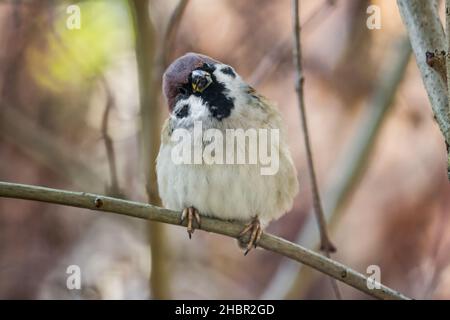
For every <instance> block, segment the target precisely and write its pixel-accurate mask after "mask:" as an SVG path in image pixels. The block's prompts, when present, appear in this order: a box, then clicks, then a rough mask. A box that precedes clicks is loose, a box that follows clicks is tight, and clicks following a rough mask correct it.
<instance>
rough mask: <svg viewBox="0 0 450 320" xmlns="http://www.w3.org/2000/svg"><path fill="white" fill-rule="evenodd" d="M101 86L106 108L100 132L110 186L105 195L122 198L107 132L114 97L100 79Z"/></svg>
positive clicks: (110, 141)
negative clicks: (103, 91) (104, 94)
mask: <svg viewBox="0 0 450 320" xmlns="http://www.w3.org/2000/svg"><path fill="white" fill-rule="evenodd" d="M102 84H103V87H104V89H105V93H106V106H105V111H104V112H103V117H102V127H101V132H102V136H103V140H104V142H105V149H106V156H107V158H108V164H109V175H110V177H111V181H110V185H109V186H108V188H107V194H110V195H112V196H115V197H119V198H123V195H122V192H121V191H120V188H119V182H118V178H117V165H116V154H115V152H114V143H113V141H112V139H111V136H110V135H109V132H108V124H109V114H110V111H111V108H112V107H113V106H114V97H113V95H112V93H111V90H110V88H109V86H108V83H107V81H106V79H104V78H102Z"/></svg>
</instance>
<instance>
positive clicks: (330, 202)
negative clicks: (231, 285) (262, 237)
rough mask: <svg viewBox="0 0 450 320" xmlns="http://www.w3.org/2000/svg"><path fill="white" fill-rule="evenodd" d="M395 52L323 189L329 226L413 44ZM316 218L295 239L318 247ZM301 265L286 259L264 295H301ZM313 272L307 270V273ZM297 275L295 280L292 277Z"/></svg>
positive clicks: (403, 43) (402, 43)
mask: <svg viewBox="0 0 450 320" xmlns="http://www.w3.org/2000/svg"><path fill="white" fill-rule="evenodd" d="M391 51H392V54H395V58H386V64H385V65H384V66H383V69H382V72H381V73H380V76H379V79H378V82H377V83H379V85H378V87H377V90H376V91H375V92H374V94H373V96H372V98H371V100H370V102H369V103H368V104H367V106H366V107H365V111H364V114H363V116H362V119H361V121H360V123H359V124H358V128H357V129H356V132H355V134H354V135H353V137H354V138H352V141H351V142H350V143H349V144H348V147H345V148H344V149H343V150H342V152H340V155H339V156H338V157H337V159H338V160H337V161H336V163H337V164H336V166H335V168H334V169H333V174H332V177H331V179H330V182H328V183H327V187H326V188H325V192H324V212H325V218H326V219H327V222H328V223H330V227H333V226H335V225H336V223H337V221H338V220H339V217H340V215H341V213H343V212H342V209H343V207H344V205H345V203H346V202H348V201H349V199H350V197H351V195H352V190H355V187H356V185H357V184H358V182H359V181H360V180H361V178H362V175H363V174H364V171H365V170H364V168H365V167H366V163H367V161H368V159H369V157H370V154H371V152H372V150H373V148H374V146H375V141H376V138H377V137H378V135H379V133H380V131H381V130H380V129H381V127H382V124H383V123H384V121H385V119H387V116H386V115H387V114H388V112H389V110H390V108H391V107H392V106H393V100H394V98H395V96H396V93H397V90H398V88H399V85H400V83H401V80H402V79H403V77H404V75H405V72H406V69H407V65H408V61H409V60H410V59H409V58H410V56H411V46H410V44H409V41H408V39H407V38H405V37H404V38H403V39H400V40H399V41H398V44H397V43H395V45H394V46H393V49H392V50H391ZM314 224H315V221H314V218H313V217H311V215H308V218H307V220H306V222H305V223H304V224H303V226H302V228H301V230H299V233H298V235H297V237H296V240H295V243H299V244H302V245H304V246H306V247H308V248H317V247H318V246H319V245H318V244H317V240H316V232H315V231H314V229H313V227H314ZM302 270H303V269H302V268H300V269H299V268H298V267H297V266H296V265H295V264H294V263H293V262H292V261H290V260H284V261H282V262H281V264H280V266H279V267H278V269H277V271H276V273H275V276H274V277H273V279H272V280H271V282H270V284H269V285H268V286H267V288H266V290H265V292H264V294H263V295H262V299H283V298H293V297H297V296H298V292H301V290H299V286H302V287H303V286H304V280H305V278H306V276H305V277H303V276H302V274H303V273H302ZM309 275H311V274H310V273H308V276H309ZM293 279H295V280H293Z"/></svg>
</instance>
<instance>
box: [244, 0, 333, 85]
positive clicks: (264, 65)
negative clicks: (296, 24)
mask: <svg viewBox="0 0 450 320" xmlns="http://www.w3.org/2000/svg"><path fill="white" fill-rule="evenodd" d="M335 4H336V0H324V1H323V3H322V4H321V5H320V6H319V7H317V8H316V10H315V11H313V12H312V13H311V14H310V15H309V16H308V18H306V19H305V21H304V22H303V23H302V24H301V28H302V30H305V29H306V28H308V27H311V28H312V27H313V26H315V25H313V24H312V22H313V21H316V18H318V17H320V16H323V15H325V13H327V12H329V11H330V10H331V9H333V8H335V7H336V6H335ZM321 21H323V20H321ZM291 38H292V37H291V36H290V35H289V36H286V37H284V38H281V39H280V40H279V41H278V42H277V43H276V44H275V45H274V46H272V48H271V49H270V50H269V51H268V52H267V53H266V54H265V55H264V56H263V57H262V59H261V60H260V62H259V63H258V65H257V66H256V68H255V69H254V70H253V72H252V74H251V75H250V76H249V78H248V82H249V83H250V84H251V85H252V86H254V87H257V86H258V85H259V84H261V83H262V82H263V81H264V80H265V79H267V78H269V77H270V75H271V73H272V72H273V71H274V70H276V69H277V67H278V66H279V65H280V63H281V62H282V61H283V60H284V59H285V57H287V56H288V54H290V53H291V52H292V49H291V41H292V40H291Z"/></svg>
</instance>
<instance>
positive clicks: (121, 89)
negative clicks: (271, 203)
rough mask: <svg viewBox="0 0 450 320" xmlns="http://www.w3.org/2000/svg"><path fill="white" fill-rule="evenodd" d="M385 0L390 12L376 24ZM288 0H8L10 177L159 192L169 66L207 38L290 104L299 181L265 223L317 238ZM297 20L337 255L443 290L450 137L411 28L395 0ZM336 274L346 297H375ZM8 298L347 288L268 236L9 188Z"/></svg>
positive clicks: (1, 269) (1, 230)
mask: <svg viewBox="0 0 450 320" xmlns="http://www.w3.org/2000/svg"><path fill="white" fill-rule="evenodd" d="M373 4H374V5H377V6H379V8H380V13H381V25H380V27H381V28H380V29H373V30H370V29H369V28H368V27H367V25H366V22H367V19H368V18H369V16H370V14H368V13H367V8H368V7H369V6H370V5H373ZM71 5H72V6H71ZM73 5H76V6H73ZM290 5H291V3H290V1H288V0H281V1H271V0H248V1H239V0H220V1H209V0H190V1H186V0H184V1H183V0H182V1H178V0H177V1H175V0H171V1H163V0H150V1H145V0H135V1H133V0H130V1H126V0H108V1H106V0H105V1H102V0H92V1H78V2H72V1H51V0H47V1H37V0H35V1H33V0H29V1H26V0H22V1H18V0H17V1H13V0H10V1H8V0H0V180H1V181H9V182H18V183H27V184H35V185H41V186H48V187H53V188H63V189H69V190H76V191H85V192H94V193H106V194H109V195H112V196H118V197H122V198H126V199H131V200H137V201H150V202H151V203H154V204H158V203H159V199H158V196H157V190H156V189H155V184H154V158H155V157H156V152H157V150H158V144H159V132H160V128H161V123H162V121H163V120H164V119H165V118H166V117H167V115H168V112H167V108H166V106H165V103H164V100H163V99H162V96H161V75H162V72H163V71H164V69H165V67H166V66H167V65H168V63H170V62H171V61H172V60H173V59H175V58H176V57H178V56H180V55H182V54H184V53H185V52H188V51H195V52H200V53H203V54H206V55H209V56H212V57H214V58H216V59H218V60H221V61H223V62H224V63H227V64H230V65H232V66H233V67H234V68H235V69H236V70H237V72H238V73H239V74H240V75H241V76H242V77H243V78H244V79H246V80H247V81H248V82H249V83H250V84H252V85H253V86H254V87H255V88H256V89H257V90H258V91H259V92H260V93H262V94H263V95H265V96H267V97H268V98H269V99H271V100H273V101H275V102H276V103H277V105H278V106H279V108H280V110H281V112H282V115H283V117H284V120H285V122H286V123H287V127H288V132H289V145H290V147H291V150H292V152H293V156H294V159H295V163H296V166H297V169H298V178H299V181H300V188H301V190H300V193H299V195H298V196H297V198H296V200H295V205H294V208H293V209H292V211H291V212H290V213H288V214H286V215H285V216H283V217H282V218H281V219H279V220H278V221H276V222H273V223H271V225H270V226H269V228H268V231H269V232H271V233H274V234H276V235H279V236H281V237H284V238H286V239H288V240H291V241H297V242H299V243H300V244H302V245H305V246H307V247H309V248H313V249H317V246H318V241H319V236H318V232H317V226H316V225H315V221H314V215H313V212H312V211H311V207H312V203H311V192H310V184H309V177H308V171H307V168H306V158H305V151H304V144H303V138H302V132H301V130H300V128H301V126H300V117H299V113H298V107H297V104H296V95H295V91H294V79H295V72H294V68H293V63H292V55H291V50H292V26H291V6H290ZM77 13H79V14H80V16H79V17H80V20H79V21H77ZM301 21H302V25H303V29H302V47H303V63H304V68H305V77H306V82H305V99H306V108H307V112H308V122H309V126H310V136H311V140H312V147H313V153H314V160H315V164H316V169H317V174H318V180H319V186H320V190H321V195H322V200H323V203H324V208H325V211H326V215H327V217H328V219H329V228H330V230H331V238H332V240H333V242H334V244H335V245H336V246H337V249H338V251H337V253H336V254H333V256H332V257H333V258H334V259H336V260H338V261H340V262H342V263H344V264H346V265H348V266H350V267H352V268H354V269H356V270H358V271H360V272H362V273H364V274H367V275H370V273H369V274H368V273H367V270H368V269H367V268H368V267H369V266H373V265H375V266H378V267H379V268H380V271H381V281H382V282H383V283H384V284H386V285H388V286H390V287H392V288H394V289H397V290H399V291H401V292H402V293H404V294H406V295H409V296H411V297H413V298H417V299H449V298H450V290H449V289H450V232H448V231H449V228H450V220H449V214H450V185H449V183H448V181H447V177H446V152H445V145H444V141H443V138H442V135H441V133H440V131H439V128H438V126H437V125H436V123H435V121H434V119H433V114H432V111H431V107H430V105H429V102H428V99H427V95H426V92H425V89H424V87H423V84H422V81H421V78H420V74H419V71H418V69H417V67H416V63H415V61H414V57H411V58H410V59H407V60H406V61H401V57H402V56H400V58H399V54H400V52H402V50H403V52H404V50H405V40H404V39H405V38H404V37H405V34H406V31H405V29H404V27H403V24H402V22H401V19H400V16H399V13H398V8H397V6H396V2H395V1H387V0H379V1H369V0H334V1H331V0H320V1H312V0H303V1H301ZM78 22H79V23H80V25H79V28H78V25H77V23H78ZM403 56H404V55H403ZM403 59H404V58H403ZM408 60H409V62H408ZM402 64H404V65H405V66H406V67H404V68H403V67H402V66H401V65H402ZM392 78H394V79H396V78H399V79H402V80H401V81H399V80H397V81H393V80H392ZM385 84H389V85H388V86H387V85H385ZM389 88H391V90H389ZM390 91H392V92H390ZM380 97H385V98H386V97H387V99H380ZM385 100H387V102H385ZM70 265H78V266H79V267H80V268H81V289H80V290H68V289H67V287H66V280H67V277H68V276H69V275H68V274H67V273H66V270H67V268H68V266H70ZM339 288H340V290H341V292H342V295H343V297H344V298H346V299H356V298H358V299H367V298H369V297H368V296H366V295H365V294H364V293H361V292H358V291H356V290H354V289H353V288H350V287H348V286H346V285H345V284H341V283H340V284H339ZM0 298H2V299H7V298H25V299H54V298H58V299H133V298H135V299H148V298H176V299H231V298H236V299H258V298H275V299H285V298H286V299H334V298H335V296H334V294H333V290H332V287H331V284H330V281H329V280H328V279H327V277H325V276H323V275H321V274H320V273H318V272H315V271H312V270H310V269H309V268H307V267H301V266H300V265H298V264H290V263H287V262H286V261H285V260H284V259H281V257H280V256H278V255H276V254H274V253H271V252H267V251H264V250H255V251H252V252H251V253H250V254H249V255H248V256H246V257H244V256H243V254H242V252H241V251H239V249H238V248H237V246H236V244H235V241H233V240H232V239H230V238H226V237H223V236H219V235H215V234H208V233H206V232H196V233H195V235H194V237H193V239H192V240H190V241H189V240H188V237H187V235H186V230H185V229H184V228H180V227H176V226H168V225H161V224H148V223H147V222H145V221H142V220H138V219H134V218H128V217H122V216H117V215H114V214H108V213H94V212H89V211H88V210H84V209H78V208H70V207H63V206H58V205H48V204H45V203H38V202H31V201H21V200H13V199H0Z"/></svg>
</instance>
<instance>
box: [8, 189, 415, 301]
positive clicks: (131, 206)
mask: <svg viewBox="0 0 450 320" xmlns="http://www.w3.org/2000/svg"><path fill="white" fill-rule="evenodd" d="M0 197H5V198H14V199H26V200H35V201H41V202H46V203H54V204H60V205H65V206H72V207H78V208H85V209H91V210H96V211H104V212H112V213H118V214H122V215H126V216H130V217H136V218H140V219H146V220H152V221H158V222H163V223H168V224H172V225H183V226H186V223H187V222H186V221H184V222H183V223H181V224H180V212H176V211H171V210H167V209H163V208H160V207H156V206H153V205H151V204H146V203H140V202H134V201H128V200H122V199H117V198H113V197H108V196H103V195H97V194H92V193H86V192H73V191H67V190H59V189H51V188H45V187H39V186H32V185H25V184H17V183H8V182H0ZM242 227H243V225H242V224H240V223H237V222H234V223H232V222H228V221H223V220H219V219H213V218H208V217H202V224H201V228H200V229H201V230H204V231H208V232H213V233H217V234H222V235H225V236H229V237H233V238H238V237H239V234H240V232H241V231H242ZM258 245H259V246H260V247H261V248H263V249H266V250H269V251H272V252H276V253H278V254H281V255H283V256H285V257H288V258H290V259H293V260H295V261H298V262H300V263H304V264H306V265H308V266H310V267H312V268H314V269H316V270H318V271H320V272H322V273H325V274H327V275H329V276H331V277H333V278H335V279H337V280H339V281H342V282H344V283H346V284H348V285H350V286H352V287H354V288H356V289H358V290H360V291H363V292H365V293H367V294H369V295H371V296H373V297H375V298H378V299H395V300H409V299H410V298H408V297H407V296H405V295H403V294H401V293H399V292H397V291H395V290H392V289H391V288H389V287H386V286H385V285H382V284H380V286H379V288H378V289H377V288H376V286H375V288H374V289H369V288H368V286H367V281H368V279H367V278H366V277H365V276H364V275H362V274H361V273H359V272H356V271H355V270H353V269H351V268H349V267H347V266H345V265H343V264H341V263H339V262H336V261H334V260H331V259H329V258H326V257H324V256H322V255H321V254H318V253H316V252H314V251H311V250H308V249H306V248H303V247H301V246H299V245H296V244H294V243H292V242H289V241H287V240H284V239H282V238H279V237H277V236H274V235H271V234H268V233H263V235H262V237H261V240H260V242H259V243H258Z"/></svg>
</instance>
